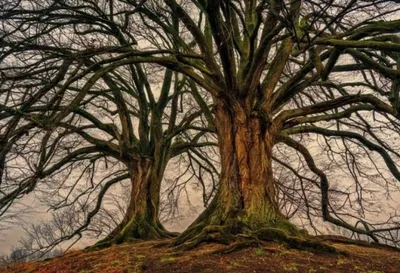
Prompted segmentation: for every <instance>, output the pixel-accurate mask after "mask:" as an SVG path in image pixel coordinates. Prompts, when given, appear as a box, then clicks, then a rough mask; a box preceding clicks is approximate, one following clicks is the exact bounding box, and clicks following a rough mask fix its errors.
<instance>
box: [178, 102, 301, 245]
mask: <svg viewBox="0 0 400 273" xmlns="http://www.w3.org/2000/svg"><path fill="white" fill-rule="evenodd" d="M249 112H250V111H247V110H246V108H245V106H243V105H241V104H240V103H234V104H231V105H218V106H217V108H216V113H215V115H216V117H215V122H216V128H217V130H218V137H219V149H220V155H221V167H222V170H221V177H220V187H219V190H218V193H217V195H216V196H215V198H214V200H213V202H212V203H211V204H210V206H209V207H208V208H207V209H206V210H205V211H204V212H203V213H202V214H201V215H200V216H199V218H198V219H197V220H196V221H195V222H194V223H193V224H192V225H191V226H190V227H189V228H188V229H187V230H186V231H185V232H184V233H182V234H181V235H180V236H179V237H178V238H177V240H176V244H177V245H181V244H185V243H188V245H190V246H196V245H197V244H198V243H201V242H202V241H217V242H221V243H227V244H229V243H232V241H234V240H236V238H237V235H240V236H241V235H246V234H247V235H250V234H252V235H256V233H257V232H258V231H262V230H263V229H265V228H273V229H279V230H281V231H283V232H284V234H285V235H288V236H292V235H296V236H298V235H300V232H299V231H298V229H297V228H296V227H295V226H294V225H292V224H291V223H289V221H288V220H287V219H285V218H284V217H283V216H282V214H281V213H280V212H279V209H278V206H277V204H276V200H275V185H274V179H273V174H272V147H273V144H274V139H275V134H276V132H277V131H278V130H277V129H278V128H276V126H275V125H274V124H268V122H267V120H266V119H262V118H261V117H259V116H252V115H250V114H248V113H249ZM264 231H265V230H264Z"/></svg>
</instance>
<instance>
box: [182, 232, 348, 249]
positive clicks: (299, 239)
mask: <svg viewBox="0 0 400 273" xmlns="http://www.w3.org/2000/svg"><path fill="white" fill-rule="evenodd" d="M199 228H200V226H194V227H192V228H191V230H190V231H189V232H188V233H186V234H184V236H183V238H179V237H178V239H177V240H176V241H175V242H174V245H175V249H177V250H190V249H193V248H195V247H197V246H199V245H200V244H202V243H211V242H213V243H220V244H224V245H226V247H223V248H221V249H219V250H216V251H214V252H213V253H215V254H223V253H230V252H233V251H237V250H240V249H243V248H246V247H250V246H257V245H260V244H261V243H262V242H263V241H268V242H277V243H283V244H286V245H287V246H288V247H290V248H295V249H299V250H308V251H314V252H322V253H336V254H341V255H346V254H347V253H346V252H345V251H341V250H339V249H337V248H335V247H333V246H331V245H329V244H326V243H324V242H323V241H321V240H318V239H316V238H313V237H311V236H305V235H304V236H303V235H302V234H300V235H299V236H297V234H298V233H296V235H295V236H292V235H289V234H288V233H287V232H286V231H284V230H282V229H279V228H272V227H266V228H260V229H258V230H256V231H251V230H243V233H239V234H232V233H230V232H229V231H230V228H229V227H226V226H207V227H204V228H203V229H202V230H201V231H200V232H199V233H196V231H198V230H199ZM193 234H197V235H195V236H193V237H191V236H192V235H193Z"/></svg>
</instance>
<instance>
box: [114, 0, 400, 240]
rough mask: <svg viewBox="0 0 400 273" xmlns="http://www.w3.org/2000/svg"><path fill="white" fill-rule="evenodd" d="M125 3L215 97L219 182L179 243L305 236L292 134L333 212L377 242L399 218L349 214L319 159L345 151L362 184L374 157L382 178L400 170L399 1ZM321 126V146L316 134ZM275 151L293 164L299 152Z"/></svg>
mask: <svg viewBox="0 0 400 273" xmlns="http://www.w3.org/2000/svg"><path fill="white" fill-rule="evenodd" d="M116 3H117V2H116V1H115V2H114V4H116ZM124 3H125V5H130V6H131V9H134V10H137V11H138V16H134V17H132V21H134V22H141V23H142V24H144V25H146V26H147V27H148V32H149V34H148V37H151V40H148V41H149V44H151V45H152V47H151V46H149V47H150V49H153V51H155V50H158V51H159V52H157V55H155V54H154V55H153V57H152V60H151V61H153V62H156V63H159V64H160V65H164V66H166V67H169V68H171V69H174V70H176V71H179V72H181V73H183V74H185V75H187V76H188V77H190V78H191V79H192V80H193V81H194V82H196V84H197V85H199V86H200V87H201V88H202V89H204V90H205V91H206V92H208V93H209V94H210V95H211V96H212V97H213V100H214V108H213V115H214V122H215V128H216V134H217V137H218V139H219V151H220V157H221V171H222V172H221V176H220V182H219V183H220V184H219V189H218V193H217V195H216V197H215V198H214V200H213V202H212V203H211V204H210V206H209V207H208V208H207V209H206V210H205V211H204V212H203V213H202V214H201V215H200V216H199V218H198V219H197V220H196V221H195V222H194V223H193V224H192V225H191V226H190V227H189V228H188V229H187V230H186V231H185V232H184V233H183V234H181V235H180V236H179V237H178V239H177V241H176V243H177V244H182V243H185V246H188V247H191V246H195V245H197V244H199V243H201V242H203V241H207V240H214V241H218V242H223V243H230V242H233V241H235V240H236V239H237V238H238V237H243V236H244V237H247V236H250V238H257V237H258V238H264V239H271V238H276V237H281V238H283V239H284V240H286V239H287V237H286V236H287V235H295V236H301V233H300V232H299V231H298V230H297V228H295V227H294V226H293V225H292V224H291V223H289V222H288V220H287V219H286V218H285V217H283V215H282V213H281V212H280V210H279V206H278V205H277V199H276V197H277V186H278V183H277V179H276V178H274V168H273V161H274V151H276V149H277V148H278V147H280V146H282V145H283V146H284V147H286V148H285V151H286V153H293V154H299V155H301V156H300V157H299V159H300V160H302V161H303V162H306V164H307V167H308V171H309V172H310V173H311V174H314V175H315V176H314V177H313V179H312V180H314V181H316V180H317V181H319V182H318V184H317V189H318V190H319V191H320V197H319V202H318V206H319V207H320V215H321V216H322V218H323V219H324V220H325V221H329V222H331V223H333V224H335V225H339V226H342V227H345V228H348V229H350V230H352V231H355V232H359V233H362V234H366V235H368V236H370V237H371V238H372V239H373V240H375V241H378V238H377V236H376V234H378V233H379V232H380V231H385V230H386V231H388V230H391V229H395V228H397V227H396V226H394V225H393V223H394V222H392V223H391V224H390V223H389V224H388V226H386V227H385V228H381V229H380V228H376V229H370V228H369V227H368V226H367V227H365V228H359V227H356V226H354V225H353V224H354V221H353V220H354V219H353V220H350V221H347V220H348V218H346V217H342V216H341V214H340V213H338V212H337V210H339V209H340V206H339V205H335V204H334V203H335V201H330V198H329V197H330V196H331V195H332V193H331V192H332V191H333V190H335V193H336V194H339V193H342V194H344V196H346V191H341V189H340V188H339V189H337V188H336V189H333V188H330V186H329V181H328V180H329V179H332V175H331V174H330V175H328V171H327V170H325V169H323V168H322V167H321V166H318V164H317V163H316V162H317V158H319V157H320V156H321V155H325V156H326V159H325V161H327V160H332V161H336V160H337V158H336V155H335V154H340V155H342V159H341V162H342V163H341V166H342V167H345V168H346V169H347V170H348V171H349V174H350V175H349V177H347V178H349V181H351V179H352V180H353V183H354V184H353V185H356V186H355V187H356V188H357V187H358V186H360V185H361V186H360V187H361V190H360V189H359V188H358V189H356V191H357V192H361V193H362V192H363V189H362V185H363V184H362V183H366V182H365V181H366V180H367V181H373V180H374V179H373V178H372V177H373V175H372V174H367V173H366V171H365V168H364V167H365V165H364V164H365V161H370V162H371V163H370V164H375V163H376V162H379V163H377V164H375V165H373V166H374V168H375V173H374V175H375V177H378V178H381V179H382V180H385V181H387V177H388V175H387V173H382V170H381V168H382V166H386V170H387V171H388V172H389V173H390V174H391V175H392V177H394V178H395V179H396V180H399V179H400V173H399V170H398V165H397V163H396V162H397V161H398V156H399V153H398V147H397V145H395V144H394V143H395V142H394V141H393V140H394V139H391V137H388V135H398V132H399V131H398V128H399V127H398V124H399V123H398V118H399V111H400V107H399V105H400V101H399V87H400V81H399V76H400V72H399V66H400V63H399V61H400V60H399V52H400V43H399V38H398V36H397V33H398V32H399V31H400V21H399V20H396V14H397V15H398V9H399V6H398V4H396V3H397V1H341V0H338V1H324V0H319V1H307V0H304V1H300V0H293V1H283V0H270V1H252V0H249V1H223V0H219V1H218V0H217V1H205V0H204V1H203V0H198V1H194V0H193V1H176V0H165V1H151V0H148V1H141V2H134V1H126V2H124ZM176 26H178V27H176ZM167 41H168V42H167ZM142 52H143V53H144V52H146V51H142ZM147 52H149V51H147ZM343 72H345V73H346V74H345V73H343ZM350 73H351V75H352V76H351V77H349V76H347V75H350ZM371 114H372V115H371ZM310 135H311V136H310ZM321 137H322V138H323V139H324V142H325V143H321V147H322V149H315V148H314V149H313V148H311V147H309V146H307V145H306V143H307V140H308V141H309V140H310V139H311V140H312V139H313V140H314V141H316V140H317V139H318V138H321ZM337 141H340V142H341V144H337ZM338 147H339V149H337V148H338ZM331 155H335V158H334V157H333V156H332V157H331ZM377 155H378V156H377ZM276 159H277V160H276V162H277V164H279V163H281V165H282V166H284V167H286V168H288V169H289V171H293V168H292V169H290V168H291V166H290V163H291V162H283V161H282V160H280V159H279V158H276ZM318 161H319V160H318ZM362 166H364V167H362ZM294 173H295V174H297V175H298V177H301V175H300V174H299V173H296V172H294ZM378 178H377V179H375V181H377V180H379V179H378ZM361 180H363V181H361ZM345 185H346V184H344V185H343V187H347V186H348V185H346V186H345ZM304 198H305V199H306V200H307V195H305V196H304ZM344 199H346V198H344ZM361 199H362V198H361ZM339 200H340V198H339ZM342 201H343V200H342ZM314 203H315V202H314ZM338 203H339V202H338ZM345 203H346V201H344V204H345ZM308 207H309V209H310V210H311V208H313V207H312V206H311V205H309V206H308ZM361 215H362V213H361ZM350 218H351V216H350ZM289 240H290V239H289ZM295 244H296V243H295Z"/></svg>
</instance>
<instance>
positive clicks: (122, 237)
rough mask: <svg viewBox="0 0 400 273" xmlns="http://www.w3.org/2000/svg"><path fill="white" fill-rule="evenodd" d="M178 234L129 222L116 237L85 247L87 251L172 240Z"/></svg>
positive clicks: (160, 227)
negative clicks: (132, 243) (135, 243)
mask: <svg viewBox="0 0 400 273" xmlns="http://www.w3.org/2000/svg"><path fill="white" fill-rule="evenodd" d="M177 235H178V233H175V232H169V231H167V230H166V229H165V228H164V227H163V226H162V225H161V224H156V225H152V224H149V223H148V222H144V221H142V222H139V223H135V222H133V221H132V222H130V223H128V224H127V225H125V226H124V228H123V229H122V230H121V231H120V232H119V233H117V234H116V235H112V236H111V235H109V236H107V237H106V238H104V239H103V240H100V241H99V242H97V243H96V244H94V245H93V246H89V247H86V248H85V250H87V251H94V250H100V249H103V248H107V247H110V246H112V245H118V244H122V243H128V242H134V241H143V240H156V239H172V238H175V237H177Z"/></svg>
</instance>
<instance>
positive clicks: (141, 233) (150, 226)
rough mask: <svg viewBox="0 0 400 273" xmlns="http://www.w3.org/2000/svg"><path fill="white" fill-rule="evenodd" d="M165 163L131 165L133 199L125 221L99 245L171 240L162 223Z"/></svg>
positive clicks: (143, 161) (142, 161)
mask: <svg viewBox="0 0 400 273" xmlns="http://www.w3.org/2000/svg"><path fill="white" fill-rule="evenodd" d="M165 164H166V163H165V162H158V161H156V162H155V161H154V160H153V159H151V158H140V160H135V161H133V162H131V163H129V164H128V169H129V173H130V176H131V194H130V196H131V199H130V202H129V205H128V207H127V210H126V213H125V217H124V218H123V220H122V222H121V223H120V224H119V225H118V226H117V227H116V228H115V229H114V230H113V231H112V232H111V233H110V234H109V235H108V236H107V237H106V238H105V239H104V240H102V241H100V242H98V243H97V244H96V245H97V246H102V245H104V246H108V245H110V244H113V243H117V244H120V243H123V242H127V241H132V240H135V239H141V240H152V239H161V238H170V237H172V236H174V234H173V233H171V232H168V231H167V230H165V228H164V227H163V225H162V224H161V223H160V221H159V218H158V216H159V202H160V187H161V181H162V175H163V173H164V170H165Z"/></svg>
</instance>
